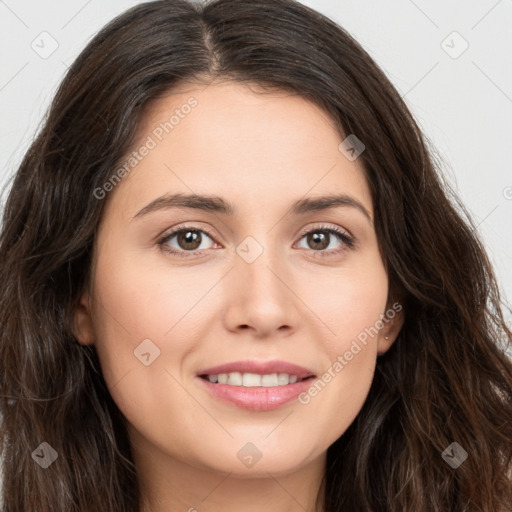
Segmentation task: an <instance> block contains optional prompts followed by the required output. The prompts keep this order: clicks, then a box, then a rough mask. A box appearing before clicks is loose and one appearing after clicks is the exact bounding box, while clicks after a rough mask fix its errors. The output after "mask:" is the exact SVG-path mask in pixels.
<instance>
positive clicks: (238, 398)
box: [197, 377, 314, 411]
mask: <svg viewBox="0 0 512 512" xmlns="http://www.w3.org/2000/svg"><path fill="white" fill-rule="evenodd" d="M197 378H198V379H199V380H200V381H201V382H202V383H203V385H204V386H206V389H207V390H208V391H209V392H210V393H211V394H212V395H214V396H216V397H218V398H220V399H222V400H225V401H227V402H230V403H232V404H234V405H236V406H237V407H241V408H243V409H249V410H251V411H271V410H273V409H277V408H278V407H281V406H282V405H284V404H286V403H288V402H290V401H291V400H293V399H294V398H296V397H297V395H299V394H300V393H302V392H303V391H306V390H307V389H308V388H309V387H310V386H311V383H312V381H313V380H314V378H309V379H305V380H303V381H301V382H295V383H294V384H286V385H285V386H272V387H263V386H255V387H244V386H231V385H228V384H218V383H213V382H210V381H209V380H208V379H203V378H202V377H197Z"/></svg>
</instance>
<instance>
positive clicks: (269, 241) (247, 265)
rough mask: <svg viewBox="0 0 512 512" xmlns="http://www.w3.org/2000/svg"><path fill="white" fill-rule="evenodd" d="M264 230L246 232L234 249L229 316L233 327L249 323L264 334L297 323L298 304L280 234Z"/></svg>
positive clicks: (228, 318)
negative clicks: (251, 233) (254, 233)
mask: <svg viewBox="0 0 512 512" xmlns="http://www.w3.org/2000/svg"><path fill="white" fill-rule="evenodd" d="M261 233H263V234H261ZM261 233H259V234H256V235H250V236H246V237H245V238H244V239H243V240H242V242H240V243H239V244H238V246H237V247H236V249H235V250H236V253H237V254H236V258H235V260H234V269H233V272H231V276H232V279H233V280H234V281H232V283H231V286H230V288H229V292H228V295H227V296H228V297H229V298H228V303H229V304H228V311H227V317H226V319H227V321H228V323H229V324H230V326H231V328H237V327H240V326H249V327H252V328H253V329H254V330H255V331H257V332H259V335H260V336H263V335H264V333H266V335H268V334H270V333H271V332H272V331H274V330H277V329H279V328H280V327H283V326H288V327H290V326H291V327H296V324H297V321H298V310H297V306H298V304H296V302H295V300H296V299H295V295H294V294H293V293H292V291H291V290H290V288H289V286H290V287H291V288H292V289H293V285H292V284H291V283H290V281H291V280H292V277H291V272H290V271H289V266H288V265H287V262H286V261H285V259H286V255H285V252H284V250H283V247H282V246H281V244H279V243H278V241H279V240H278V237H276V236H273V233H272V232H270V233H268V232H264V231H262V232H261Z"/></svg>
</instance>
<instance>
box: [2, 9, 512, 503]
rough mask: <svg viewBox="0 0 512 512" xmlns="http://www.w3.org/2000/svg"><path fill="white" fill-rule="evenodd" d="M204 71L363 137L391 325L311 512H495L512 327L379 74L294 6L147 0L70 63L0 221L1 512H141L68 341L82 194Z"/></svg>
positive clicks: (464, 226) (97, 213)
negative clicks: (398, 318) (396, 302)
mask: <svg viewBox="0 0 512 512" xmlns="http://www.w3.org/2000/svg"><path fill="white" fill-rule="evenodd" d="M215 77H220V78H223V79H227V80H236V81H243V82H245V83H249V84H251V83H252V84H258V85H260V86H262V87H265V88H269V89H271V88H274V89H281V90H287V91H293V92H294V93H296V94H299V95H301V96H302V97H304V98H307V99H309V100H311V101H313V102H315V103H316V104H318V105H319V106H321V107H322V108H323V109H324V110H325V112H327V113H328V114H329V115H330V116H331V118H332V119H333V120H334V121H335V123H336V124H337V126H338V127H339V130H340V136H341V135H343V134H344V136H346V135H348V134H355V135H356V136H357V138H358V139H360V140H361V141H362V142H363V143H364V144H365V151H364V152H363V153H362V154H361V156H360V158H361V161H362V163H363V165H364V169H365V173H366V178H367V181H368V184H369V186H370V189H371V193H372V199H373V205H374V211H375V229H376V232H377V237H378V240H379V246H380V250H381V253H382V257H383V260H384V262H385V265H386V268H387V271H388V275H389V281H390V289H391V290H392V293H393V294H394V295H395V296H398V297H400V298H401V304H402V305H403V312H404V318H405V320H404V325H403V328H402V330H401V332H400V334H399V336H398V339H397V340H396V341H395V343H394V344H393V346H392V347H391V349H389V350H388V352H387V353H386V354H384V355H383V356H381V357H379V358H378V361H377V368H376V373H375V377H374V381H373V383H372V387H371V389H370V392H369V395H368V397H367V400H366V401H365V403H364V405H363V407H362V409H361V411H360V413H359V414H358V416H357V418H356V419H355V420H354V422H353V423H352V424H351V425H350V427H349V428H348V430H347V431H346V432H345V433H344V434H343V435H342V436H341V437H340V438H339V439H338V440H337V441H336V442H335V443H333V444H332V445H331V446H330V447H329V449H328V452H327V468H326V474H325V477H324V488H323V492H322V497H323V498H325V510H326V511H328V512H342V511H351V512H355V511H372V512H376V511H390V512H391V511H393V512H403V511H404V510H407V511H415V512H432V511H434V510H435V511H448V510H450V511H460V512H462V511H468V512H469V511H477V510H478V511H486V512H502V511H503V512H510V510H511V508H510V507H511V503H512V474H511V467H512V441H511V440H512V363H511V361H510V360H509V359H508V357H507V355H506V350H507V347H509V346H510V345H511V341H512V333H511V331H510V330H509V328H508V327H507V325H506V324H505V321H504V318H503V314H502V305H501V300H500V294H499V289H498V286H497V283H496V279H495V276H494V274H493V270H492V268H491V265H490V263H489V260H488V257H487V256H486V254H485V251H484V248H483V246H482V243H481V241H480V239H479V238H478V236H477V234H476V228H475V226H474V223H473V222H472V220H471V219H470V217H469V215H468V213H467V211H466V210H465V209H464V206H463V205H462V204H461V203H460V202H459V201H458V199H457V198H456V196H455V194H454V193H453V192H452V191H451V190H450V188H449V186H448V185H447V184H446V183H444V182H443V179H442V175H441V172H440V169H439V168H438V167H439V166H438V165H437V164H436V159H435V157H434V156H433V155H434V151H433V150H432V149H431V148H430V145H428V144H427V142H426V139H425V137H424V136H423V135H422V133H421V132H420V130H419V128H418V126H417V124H416V123H415V121H414V119H413V117H412V116H411V114H410V113H409V111H408V109H407V107H406V105H405V104H404V102H403V100H402V98H401V97H400V95H399V94H398V93H397V91H396V90H395V89H394V88H393V86H392V85H391V83H390V82H389V80H388V79H387V78H386V76H385V75H384V73H383V72H382V71H381V70H380V69H379V67H378V66H377V65H376V64H375V63H374V62H373V60H372V59H371V58H370V56H369V55H368V54H367V53H366V52H365V51H364V50H363V49H362V48H361V46H360V45H359V44H358V43H357V42H356V41H355V40H354V39H353V38H352V37H351V36H350V35H349V34H348V33H347V32H346V31H344V30H343V29H342V28H340V27H339V26H338V25H336V24H335V23H334V22H332V21H331V20H329V19H328V18H326V17H324V16H322V15H320V14H319V13H317V12H315V11H313V10H311V9H309V8H307V7H305V6H303V5H301V4H299V3H297V2H295V1H293V0H216V1H212V2H207V3H205V4H204V5H200V4H199V3H191V2H186V1H185V0H172V1H171V0H169V1H156V2H148V3H144V4H141V5H138V6H136V7H134V8H132V9H130V10H129V11H127V12H125V13H124V14H122V15H121V16H119V17H117V18H116V19H114V20H113V21H112V22H110V23H109V24H108V25H107V26H106V27H105V28H103V29H102V30H101V31H100V32H99V33H98V34H97V35H96V36H95V37H94V39H93V40H92V41H91V42H90V43H89V44H88V45H87V47H86V48H85V49H84V50H83V52H82V53H81V54H80V55H79V57H78V58H77V59H76V61H75V62H74V64H73V65H72V66H71V67H70V68H69V70H68V72H67V74H66V77H65V78H64V80H63V82H62V84H61V85H60V87H59V89H58V91H57V93H56V96H55V98H54V100H53V102H52V104H51V107H50V109H49V111H48V113H47V117H46V119H45V122H44V125H43V126H42V128H41V130H40V132H39V133H38V135H37V137H36V138H35V140H34V142H33V144H32V145H31V147H30V149H29V150H28V151H27V153H26V155H25V157H24V158H23V161H22V163H21V165H20V167H19V169H18V171H17V173H16V174H15V177H14V181H13V183H12V187H11V189H10V192H9V195H8V198H7V201H6V205H5V211H4V215H3V225H2V231H1V236H0V261H1V268H0V283H2V285H1V287H0V360H1V361H2V371H1V373H0V400H1V402H0V407H1V430H0V449H1V455H2V468H3V479H4V485H3V503H4V511H5V512H28V511H30V512H32V511H34V510H37V511H38V512H78V511H80V512H98V511H108V512H138V511H139V507H140V501H141V496H140V490H139V487H138V480H137V471H136V467H135V465H134V462H133V458H132V454H131V451H130V444H129V441H128V436H127V431H126V423H125V418H124V417H123V415H122V414H121V412H120V411H119V409H118V408H117V407H116V404H115V403H114V402H113V400H112V398H111V396H110V394H109V392H108V389H107V386H106V384H105V381H104V379H103V376H102V373H101V370H100V365H99V360H98V357H97V353H96V351H95V348H94V346H91V345H89V346H85V345H80V344H79V343H78V342H77V341H76V339H75V338H74V336H73V334H72V332H73V330H72V321H73V312H74V310H75V307H76V305H77V302H78V298H79V297H80V295H81V293H82V292H83V290H84V288H85V287H86V286H87V284H88V282H89V278H90V273H91V268H90V266H91V257H92V250H93V246H94V242H95V235H96V228H97V226H98V223H99V220H100V218H101V215H102V211H103V208H104V205H105V201H104V200H101V199H98V198H97V194H96V195H95V194H94V191H95V190H96V189H98V188H101V187H102V185H103V184H104V183H105V182H106V181H107V180H108V179H109V178H110V177H111V176H112V174H113V171H114V170H115V169H117V168H118V166H119V165H120V163H121V162H122V161H123V159H125V156H126V154H127V153H128V151H129V149H130V147H131V145H132V144H133V142H134V136H135V133H136V129H137V126H138V122H139V121H140V119H141V116H142V115H143V112H144V108H145V107H146V106H148V105H149V102H150V101H152V100H154V99H155V98H157V97H159V96H160V95H162V94H164V93H166V92H168V91H169V90H170V89H172V87H173V86H176V85H177V84H179V83H180V82H181V81H183V80H199V79H201V80H202V81H203V83H207V80H208V79H211V78H215ZM341 140H342V139H340V141H341ZM42 443H47V445H42ZM452 443H457V445H456V448H453V446H455V445H452ZM48 445H49V446H48ZM450 446H451V448H450ZM458 446H460V447H461V448H462V449H464V450H465V452H466V453H467V458H466V459H465V460H464V462H462V464H460V465H459V466H458V467H456V468H455V467H452V465H450V464H449V463H448V462H447V459H446V456H444V457H443V453H444V454H446V453H449V454H450V455H451V456H453V455H454V451H453V450H454V449H455V450H459V452H458V453H459V456H460V453H463V452H461V451H460V448H458ZM50 447H51V449H53V450H55V454H57V458H56V459H55V460H54V461H53V463H52V464H51V466H50V467H49V468H48V469H46V470H43V469H42V467H41V465H40V464H36V460H37V456H38V455H39V456H42V454H45V457H50V456H51V454H52V453H53V452H51V451H50ZM447 449H448V452H446V450H447ZM38 450H39V451H38ZM45 450H46V451H45ZM450 450H451V451H450Z"/></svg>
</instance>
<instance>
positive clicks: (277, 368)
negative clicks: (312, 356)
mask: <svg viewBox="0 0 512 512" xmlns="http://www.w3.org/2000/svg"><path fill="white" fill-rule="evenodd" d="M232 372H240V373H257V374H259V375H268V374H271V373H287V374H288V375H296V376H297V377H298V378H299V379H307V378H308V377H314V376H315V373H314V372H313V371H311V370H308V369H307V368H304V367H303V366H299V365H296V364H293V363H288V362H286V361H249V360H246V361H235V362H232V363H226V364H221V365H219V366H213V367H211V368H205V369H204V370H201V371H199V372H198V373H197V375H198V376H199V377H200V376H202V375H218V374H219V373H232ZM297 384H300V383H297ZM220 385H221V386H222V384H220ZM288 386H294V384H288ZM280 387H282V386H280ZM283 387H284V386H283ZM268 389H273V388H268Z"/></svg>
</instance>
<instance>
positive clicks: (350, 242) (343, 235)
mask: <svg viewBox="0 0 512 512" xmlns="http://www.w3.org/2000/svg"><path fill="white" fill-rule="evenodd" d="M183 231H198V232H201V233H206V234H207V235H208V236H209V237H210V238H211V239H212V240H213V241H215V239H214V237H213V235H212V234H211V233H210V232H209V231H208V230H207V229H204V228H201V229H199V228H197V227H196V226H185V227H181V228H179V229H176V230H174V231H171V232H170V233H167V234H166V235H164V236H163V237H162V238H160V239H159V240H158V242H157V244H158V245H159V246H160V248H161V249H162V251H164V252H166V253H169V254H172V255H176V256H178V257H180V258H188V257H190V256H195V255H197V254H198V253H201V252H204V249H202V250H196V251H185V250H180V251H177V250H174V249H170V248H169V246H168V245H167V242H169V240H171V239H172V238H174V237H175V236H176V235H178V234H180V233H181V232H183ZM318 231H323V232H327V233H330V234H333V235H335V236H336V237H337V238H338V240H339V241H340V242H342V243H343V244H344V245H345V246H344V247H343V246H342V247H340V248H339V249H335V250H331V251H326V250H320V251H314V250H312V252H314V253H315V257H317V256H319V257H321V258H325V257H330V256H336V255H338V254H341V253H342V252H344V251H346V250H347V248H348V249H353V248H354V247H355V246H356V240H355V238H354V237H353V236H351V235H349V234H348V233H347V232H346V231H344V230H342V229H340V228H335V227H329V226H319V227H317V228H314V229H310V230H308V231H305V232H303V233H302V234H301V235H300V237H299V240H302V238H304V237H305V236H306V235H308V234H310V233H316V232H318Z"/></svg>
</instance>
